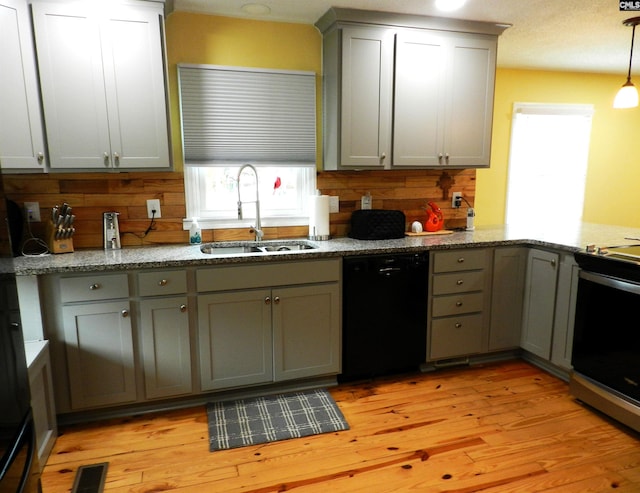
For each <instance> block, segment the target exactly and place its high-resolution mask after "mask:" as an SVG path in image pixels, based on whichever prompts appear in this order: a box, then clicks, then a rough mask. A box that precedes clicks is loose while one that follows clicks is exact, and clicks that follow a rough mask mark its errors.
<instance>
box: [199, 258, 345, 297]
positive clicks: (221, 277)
mask: <svg viewBox="0 0 640 493" xmlns="http://www.w3.org/2000/svg"><path fill="white" fill-rule="evenodd" d="M340 265H341V263H340V260H337V259H332V260H304V261H300V262H289V263H273V264H272V263H268V264H262V265H233V266H228V267H212V268H211V269H199V270H198V271H197V272H196V286H197V290H198V291H199V292H204V291H227V290H233V289H249V288H260V287H265V286H269V287H273V286H284V285H288V284H311V283H320V282H333V281H338V280H340Z"/></svg>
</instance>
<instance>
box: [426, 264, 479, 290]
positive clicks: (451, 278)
mask: <svg viewBox="0 0 640 493" xmlns="http://www.w3.org/2000/svg"><path fill="white" fill-rule="evenodd" d="M483 287H484V271H481V270H480V271H471V272H455V273H453V274H436V275H434V276H433V286H432V293H431V294H433V295H434V296H437V295H439V294H453V293H467V292H469V291H482V289H483Z"/></svg>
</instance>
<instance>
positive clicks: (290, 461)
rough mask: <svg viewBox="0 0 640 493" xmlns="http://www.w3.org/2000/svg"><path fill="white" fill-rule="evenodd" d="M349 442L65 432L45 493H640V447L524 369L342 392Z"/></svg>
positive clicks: (192, 414) (191, 427)
mask: <svg viewBox="0 0 640 493" xmlns="http://www.w3.org/2000/svg"><path fill="white" fill-rule="evenodd" d="M331 393H332V395H333V396H334V398H335V400H336V401H337V402H338V405H339V406H340V408H341V409H342V412H343V413H344V415H345V417H346V419H347V421H348V422H349V424H350V426H351V429H350V430H348V431H343V432H338V433H330V434H325V435H318V436H313V437H307V438H300V439H294V440H288V441H283V442H277V443H271V444H266V445H257V446H252V447H245V448H240V449H234V450H224V451H217V452H214V453H210V452H209V451H208V450H209V449H208V436H207V423H206V413H205V410H204V407H197V408H191V409H185V410H179V411H171V412H166V413H158V414H153V415H145V416H138V417H131V418H127V419H113V420H109V421H104V422H99V423H92V424H83V425H73V426H68V427H65V428H63V429H62V430H61V436H60V437H59V438H58V441H57V442H56V445H55V447H54V449H53V452H52V454H51V457H50V459H49V461H48V463H47V466H46V467H45V470H44V473H43V477H42V481H43V491H44V493H58V492H66V491H70V490H71V487H72V484H73V478H74V475H75V471H76V469H77V468H78V467H79V466H80V465H83V464H91V463H96V462H103V461H108V462H109V470H108V473H107V482H106V486H105V491H106V492H113V493H124V492H135V493H150V492H158V491H175V492H177V493H187V492H194V493H195V492H198V493H201V492H225V493H228V492H244V493H270V492H280V491H294V492H296V493H308V492H325V493H326V492H332V493H334V492H338V493H342V492H349V493H354V492H366V493H382V492H429V493H431V492H448V493H454V492H455V493H468V492H474V491H481V492H484V493H516V492H518V493H522V492H530V493H532V492H538V491H545V492H554V493H555V492H557V493H559V492H562V493H574V492H605V491H611V490H615V491H616V492H624V493H631V492H634V493H637V492H640V435H639V434H637V433H635V432H632V431H631V430H629V429H628V428H624V427H622V426H621V425H618V424H616V423H615V422H613V421H611V420H609V419H607V418H605V417H603V416H602V415H600V414H598V413H596V412H595V411H593V410H591V409H589V408H587V407H585V406H583V405H581V404H580V403H578V402H576V401H575V400H574V399H572V398H571V396H569V393H568V387H567V385H566V384H565V383H564V382H562V381H561V380H558V379H557V378H555V377H553V376H551V375H549V374H547V373H545V372H543V371H541V370H539V369H537V368H535V367H533V366H531V365H530V364H528V363H526V362H523V361H519V360H516V361H509V362H503V363H496V364H490V365H483V366H476V367H472V368H464V369H462V368H461V369H449V370H441V371H438V372H435V373H429V374H416V375H402V376H394V377H388V378H382V379H376V380H374V381H370V382H361V383H357V384H343V385H340V386H338V387H336V388H333V389H331Z"/></svg>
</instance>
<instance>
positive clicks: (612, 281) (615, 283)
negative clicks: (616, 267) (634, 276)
mask: <svg viewBox="0 0 640 493" xmlns="http://www.w3.org/2000/svg"><path fill="white" fill-rule="evenodd" d="M579 277H580V278H582V279H584V280H585V281H591V282H595V283H596V284H601V285H602V286H607V287H609V288H613V289H620V290H622V291H627V292H628V293H633V294H640V284H635V283H632V282H628V281H623V280H622V279H618V278H616V277H609V276H604V275H602V274H594V273H593V272H587V271H584V270H581V271H580V274H579Z"/></svg>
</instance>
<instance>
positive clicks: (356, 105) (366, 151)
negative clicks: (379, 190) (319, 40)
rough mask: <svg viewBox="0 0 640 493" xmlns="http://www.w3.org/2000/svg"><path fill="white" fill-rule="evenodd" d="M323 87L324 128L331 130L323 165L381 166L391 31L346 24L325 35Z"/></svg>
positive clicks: (387, 127)
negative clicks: (338, 62) (339, 54)
mask: <svg viewBox="0 0 640 493" xmlns="http://www.w3.org/2000/svg"><path fill="white" fill-rule="evenodd" d="M340 45H341V46H342V50H341V59H342V64H341V67H337V63H336V57H337V56H338V52H337V48H336V47H337V46H340ZM329 47H330V48H329ZM338 58H340V57H338ZM324 89H325V120H326V121H325V131H329V132H331V133H330V134H328V135H327V136H326V138H325V142H324V143H325V149H324V150H325V167H326V168H330V169H335V168H336V167H339V166H342V167H344V168H347V167H350V168H384V167H385V165H386V164H387V162H388V161H389V160H390V158H391V114H392V113H391V103H392V90H393V31H391V30H389V29H385V28H373V27H368V28H367V27H345V28H344V29H342V30H341V31H339V30H336V31H333V32H332V33H331V34H330V35H329V36H327V38H326V39H325V87H324ZM339 95H342V99H341V102H340V103H339V102H338V98H339V97H340V96H339ZM338 120H339V121H338ZM338 163H340V165H338Z"/></svg>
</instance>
